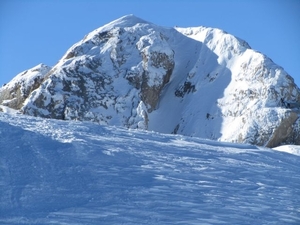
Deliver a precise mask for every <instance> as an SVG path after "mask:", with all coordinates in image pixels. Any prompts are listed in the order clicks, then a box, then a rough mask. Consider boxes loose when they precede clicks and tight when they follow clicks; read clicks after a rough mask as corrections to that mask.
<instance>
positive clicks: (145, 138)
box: [0, 113, 300, 225]
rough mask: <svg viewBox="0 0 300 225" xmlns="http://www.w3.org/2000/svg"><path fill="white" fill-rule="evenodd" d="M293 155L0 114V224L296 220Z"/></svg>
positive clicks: (299, 176) (299, 183)
mask: <svg viewBox="0 0 300 225" xmlns="http://www.w3.org/2000/svg"><path fill="white" fill-rule="evenodd" d="M299 159H300V158H299V156H297V155H294V154H289V153H285V152H280V151H275V150H272V149H268V148H262V147H255V146H252V145H243V144H230V143H222V142H214V141H210V140H205V139H199V138H192V137H185V136H180V135H168V134H159V133H156V132H149V131H148V132H147V131H141V130H135V129H134V130H132V129H129V130H128V129H125V128H120V127H114V126H100V125H97V124H95V123H91V122H76V121H62V120H53V119H42V118H35V117H28V116H23V115H13V114H8V113H0V224H251V225H253V224H295V225H296V224H300V173H299V171H300V163H299Z"/></svg>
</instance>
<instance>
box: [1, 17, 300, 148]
mask: <svg viewBox="0 0 300 225" xmlns="http://www.w3.org/2000/svg"><path fill="white" fill-rule="evenodd" d="M42 77H43V78H42V79H41V82H35V83H34V85H31V83H30V82H28V83H26V82H25V83H24V84H26V85H27V86H28V88H27V89H26V90H29V93H28V95H26V97H22V98H19V97H16V99H18V101H17V102H18V104H17V106H18V107H16V106H15V105H14V104H10V105H9V104H7V102H8V101H10V100H11V99H12V98H14V97H11V96H9V97H8V95H7V91H5V88H4V89H1V91H0V104H5V105H7V106H9V107H12V108H15V109H20V112H22V113H24V114H28V115H34V116H40V117H49V118H56V119H64V120H89V121H93V122H97V123H100V124H106V125H117V126H125V127H128V128H142V129H149V130H154V131H159V132H163V133H175V134H184V135H188V136H198V137H203V138H210V139H214V140H221V141H228V142H242V143H245V142H247V143H251V144H257V145H267V146H277V145H279V144H282V143H300V136H299V132H298V130H299V129H300V122H299V120H298V113H299V109H300V90H299V88H298V87H297V86H296V85H295V83H294V82H293V80H292V78H291V77H290V76H289V75H288V74H287V73H286V72H285V71H284V70H283V69H282V68H281V67H280V66H278V65H276V64H274V63H273V62H272V60H270V59H269V58H268V57H266V56H264V55H263V54H261V53H259V52H257V51H254V50H252V49H251V48H250V46H249V45H248V44H247V43H246V42H245V41H243V40H241V39H239V38H236V37H234V36H233V35H230V34H228V33H226V32H224V31H222V30H220V29H215V28H207V27H193V28H178V27H176V28H175V29H174V28H165V27H161V26H157V25H155V24H152V23H149V22H146V21H144V20H142V19H140V18H137V17H135V16H133V15H128V16H124V17H122V18H120V19H117V20H115V21H113V22H111V23H109V24H107V25H104V26H102V27H100V28H98V29H96V30H94V31H92V32H91V33H89V34H88V35H87V36H86V37H85V38H84V39H83V40H81V41H79V42H78V43H76V44H74V45H73V46H72V47H71V48H70V49H69V50H68V51H67V52H66V54H65V55H64V56H63V57H62V58H61V60H60V61H59V63H58V64H56V65H55V66H54V67H53V68H52V69H51V70H50V68H49V70H47V73H45V74H44V73H43V76H42ZM29 80H30V79H29ZM17 83H18V82H16V81H15V80H12V81H11V82H10V84H9V86H11V87H16V88H15V89H13V90H18V88H17V87H18V85H16V84H17ZM26 85H25V86H26Z"/></svg>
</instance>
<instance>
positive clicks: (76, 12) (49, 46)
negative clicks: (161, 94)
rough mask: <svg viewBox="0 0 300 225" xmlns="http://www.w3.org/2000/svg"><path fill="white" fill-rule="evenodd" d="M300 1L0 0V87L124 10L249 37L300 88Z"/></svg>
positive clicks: (57, 56)
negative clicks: (215, 28)
mask: <svg viewBox="0 0 300 225" xmlns="http://www.w3.org/2000/svg"><path fill="white" fill-rule="evenodd" d="M299 12H300V0H249V1H246V0H244V1H243V0H231V1H230V0H227V1H226V0H185V1H184V0H182V1H179V0H164V1H158V0H152V1H150V0H147V1H144V0H127V1H121V0H102V1H101V0H98V1H97V0H84V1H79V0H26V1H25V0H1V1H0V29H1V30H0V85H2V84H4V83H7V82H9V81H10V80H11V79H12V78H13V77H14V76H15V75H17V74H18V73H20V72H22V71H24V70H26V69H29V68H32V67H34V66H35V65H37V64H39V63H45V64H46V65H49V66H53V65H55V64H56V62H57V61H58V60H59V59H60V58H61V57H62V56H63V54H64V53H65V52H66V51H67V49H68V48H69V47H71V46H72V45H73V44H75V43H76V42H77V41H79V40H81V39H82V38H83V37H84V36H85V35H86V34H87V33H89V32H90V31H92V30H94V29H96V28H98V27H100V26H102V25H104V24H106V23H108V22H110V21H112V20H114V19H117V18H119V17H121V16H123V15H126V14H134V15H136V16H138V17H140V18H143V19H144V20H147V21H150V22H153V23H155V24H157V25H161V26H167V27H173V26H182V27H190V26H209V27H217V28H220V29H222V30H225V31H227V32H228V33H231V34H233V35H235V36H237V37H240V38H242V39H244V40H246V41H247V42H248V43H249V44H250V46H251V47H252V48H253V49H255V50H258V51H260V52H262V53H264V54H266V55H267V56H268V57H270V58H271V59H272V60H273V61H274V62H275V63H277V64H278V65H280V66H282V67H283V68H284V69H285V70H286V71H287V72H288V73H289V74H290V75H291V76H292V77H293V78H294V79H295V81H296V83H297V84H298V86H300V13H299Z"/></svg>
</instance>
